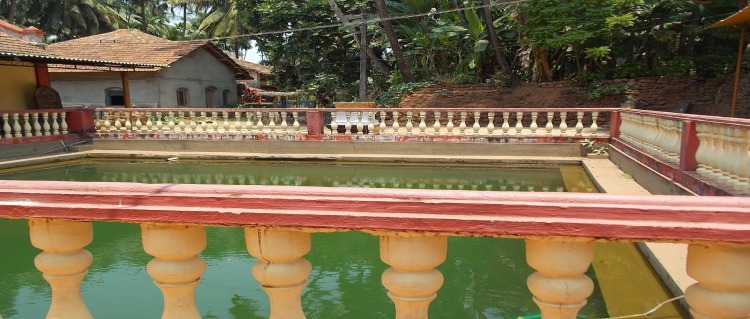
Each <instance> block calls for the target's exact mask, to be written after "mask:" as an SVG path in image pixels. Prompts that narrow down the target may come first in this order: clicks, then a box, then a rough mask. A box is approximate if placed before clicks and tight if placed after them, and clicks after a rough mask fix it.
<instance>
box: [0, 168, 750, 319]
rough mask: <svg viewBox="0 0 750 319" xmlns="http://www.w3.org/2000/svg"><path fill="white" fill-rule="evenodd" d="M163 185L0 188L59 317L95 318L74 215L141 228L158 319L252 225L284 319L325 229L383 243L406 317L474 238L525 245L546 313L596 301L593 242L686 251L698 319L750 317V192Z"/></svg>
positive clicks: (253, 247)
mask: <svg viewBox="0 0 750 319" xmlns="http://www.w3.org/2000/svg"><path fill="white" fill-rule="evenodd" d="M165 186H166V185H159V184H155V185H154V184H137V186H135V184H122V183H79V184H78V185H76V187H75V189H72V188H71V187H70V185H69V183H66V182H38V181H0V208H2V209H0V217H2V218H27V219H29V220H30V222H29V225H30V235H31V240H32V244H33V245H34V246H36V247H38V248H40V249H42V250H43V252H42V253H41V254H40V255H39V257H37V260H36V264H37V267H38V268H39V269H40V271H41V272H42V273H43V275H44V277H45V278H46V279H47V280H48V281H49V283H50V286H51V287H52V306H51V308H50V315H49V318H90V315H89V314H88V311H87V310H86V307H85V306H84V304H83V302H82V300H81V298H80V282H81V279H82V278H83V276H84V275H85V273H86V268H87V267H88V265H89V264H90V263H91V260H92V257H91V254H89V253H88V252H86V251H85V250H83V247H85V246H86V245H87V244H88V243H90V242H91V240H92V236H93V233H92V228H91V223H90V222H88V221H73V220H92V221H93V220H105V221H110V222H128V223H140V224H141V229H142V236H143V238H142V239H143V247H144V250H145V251H146V252H147V253H148V254H150V255H152V256H154V260H152V261H151V262H150V263H149V264H148V265H147V271H148V273H149V275H151V276H152V277H153V278H154V282H155V284H156V285H157V286H158V287H159V288H160V289H161V290H162V293H163V295H164V301H165V302H164V305H165V306H164V313H163V316H162V318H170V319H172V318H198V317H200V314H199V312H198V310H197V308H196V307H195V300H194V290H195V287H196V286H197V285H198V283H199V282H200V278H201V275H202V274H203V272H204V270H205V267H206V265H205V262H203V260H201V259H200V258H199V257H198V254H199V253H200V252H201V251H202V250H203V249H204V247H205V246H206V234H205V231H204V229H203V228H204V226H196V225H205V226H210V225H216V226H224V227H245V240H246V243H247V248H248V251H249V253H250V254H251V255H252V256H254V257H256V258H258V261H257V263H256V264H254V265H253V266H252V274H253V276H254V277H255V278H256V279H257V280H258V281H259V282H260V284H261V287H262V288H263V290H264V291H265V292H266V293H267V294H268V295H269V300H270V308H271V315H270V317H271V318H274V319H277V318H292V319H294V318H304V313H303V312H302V308H301V304H302V303H301V299H300V293H301V291H302V289H303V288H304V287H305V285H306V281H307V278H308V276H309V275H310V273H311V265H310V263H309V262H307V261H306V260H305V259H304V258H303V257H304V255H305V254H306V253H307V252H308V251H310V249H311V242H310V234H309V233H310V232H313V231H327V230H363V231H368V232H374V233H376V234H378V235H379V236H381V237H380V255H381V259H382V260H383V262H384V263H386V264H388V265H389V266H390V267H391V268H389V269H388V270H386V271H385V272H384V273H383V275H382V282H383V285H384V286H385V287H386V289H388V294H389V296H390V297H391V299H392V300H393V302H394V305H395V307H396V318H409V319H411V318H426V317H427V314H428V312H429V304H430V303H431V301H433V300H434V299H435V298H439V293H438V290H439V289H440V287H441V285H442V283H443V276H442V274H440V272H438V271H437V270H436V269H435V268H436V267H438V266H439V265H440V264H442V263H443V262H444V261H445V258H446V254H447V252H448V250H447V236H465V235H472V236H494V237H515V238H527V240H526V250H527V257H526V258H527V262H528V264H529V265H530V266H531V267H532V268H534V269H535V270H536V271H537V272H536V273H534V274H532V275H531V276H530V277H529V279H528V288H529V290H530V291H531V293H532V294H533V296H534V301H535V302H536V303H537V304H538V305H539V308H540V309H541V311H542V315H543V317H544V318H575V317H576V314H577V312H578V311H579V310H580V308H581V307H583V306H584V305H585V304H586V299H587V298H588V296H589V295H590V294H591V290H592V282H591V279H590V278H588V277H586V276H585V272H586V270H587V268H588V267H589V265H590V264H591V262H592V258H593V253H594V245H593V242H594V238H596V239H597V240H613V241H630V242H632V241H642V240H648V241H658V242H685V243H690V246H689V247H690V248H689V255H688V261H687V271H688V274H689V275H690V276H692V277H693V278H695V279H696V280H697V281H698V284H697V285H695V286H693V287H691V288H690V289H689V290H688V291H687V302H688V303H689V305H690V306H691V307H692V309H693V313H694V315H695V316H696V318H700V319H702V318H717V319H719V318H721V319H724V318H727V319H728V318H743V316H746V315H747V313H748V312H749V311H750V277H749V276H750V273H748V271H747V269H750V218H748V216H750V198H741V197H725V198H722V200H721V201H716V200H715V198H708V197H689V196H656V195H652V196H624V195H620V196H617V195H608V194H568V193H559V194H550V193H546V194H539V193H503V192H491V193H480V192H445V191H434V190H414V189H410V190H408V192H394V191H393V190H392V189H357V188H309V187H307V188H306V187H289V186H285V187H274V186H237V185H169V192H164V191H163V189H164V188H165ZM40 190H44V191H43V192H40ZM18 198H24V199H25V200H23V201H19V200H18ZM91 203H97V204H96V205H91ZM383 203H387V205H383ZM259 207H262V208H259ZM436 211H439V212H440V213H435V212H436ZM352 212H356V213H352ZM540 212H543V214H540ZM550 216H554V217H550ZM156 221H158V223H155V222H156ZM552 221H553V222H552ZM665 221H669V222H665ZM247 225H255V226H250V227H248V226H247ZM487 262H492V261H491V260H488V261H487ZM436 296H437V297H436Z"/></svg>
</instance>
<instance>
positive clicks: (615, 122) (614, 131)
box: [610, 111, 622, 138]
mask: <svg viewBox="0 0 750 319" xmlns="http://www.w3.org/2000/svg"><path fill="white" fill-rule="evenodd" d="M621 124H622V118H621V117H620V111H612V122H611V126H612V128H611V130H610V135H611V136H610V137H613V138H614V137H620V125H621Z"/></svg>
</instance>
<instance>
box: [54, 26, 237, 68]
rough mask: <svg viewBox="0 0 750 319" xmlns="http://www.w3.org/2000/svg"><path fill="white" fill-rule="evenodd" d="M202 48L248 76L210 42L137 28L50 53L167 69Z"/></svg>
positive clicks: (64, 44)
mask: <svg viewBox="0 0 750 319" xmlns="http://www.w3.org/2000/svg"><path fill="white" fill-rule="evenodd" d="M198 48H204V49H206V50H207V51H208V52H209V53H211V54H212V55H213V56H215V57H216V58H217V59H218V60H219V61H221V62H223V63H224V64H226V65H227V66H228V67H229V68H231V69H233V70H234V72H235V73H236V74H237V76H238V77H240V78H243V77H246V76H247V72H246V71H245V70H243V69H242V68H241V67H240V66H239V65H238V64H237V63H235V62H234V61H233V60H232V59H231V58H230V57H229V56H227V55H226V54H225V53H223V52H222V51H221V50H219V49H218V48H217V47H216V46H215V45H213V44H212V43H211V42H210V41H207V40H198V41H171V40H167V39H162V38H159V37H156V36H152V35H149V34H146V33H143V32H141V31H139V30H135V29H120V30H115V31H112V32H108V33H102V34H97V35H92V36H88V37H85V38H80V39H74V40H69V41H63V42H59V43H55V44H51V45H50V46H49V47H47V50H48V51H49V52H52V53H55V54H59V55H75V56H78V57H81V58H86V59H96V60H107V61H116V62H126V63H138V64H149V65H158V66H161V67H167V66H169V65H170V64H172V63H174V62H175V61H177V60H179V59H181V58H182V57H183V56H185V55H187V54H189V53H190V52H193V51H194V50H196V49H198Z"/></svg>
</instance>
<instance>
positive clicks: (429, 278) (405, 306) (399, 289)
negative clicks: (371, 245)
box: [380, 235, 448, 319]
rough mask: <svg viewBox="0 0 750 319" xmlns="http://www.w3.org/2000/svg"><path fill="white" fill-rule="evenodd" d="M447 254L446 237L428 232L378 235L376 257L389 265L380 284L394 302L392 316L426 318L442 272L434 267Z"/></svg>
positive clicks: (440, 282)
mask: <svg viewBox="0 0 750 319" xmlns="http://www.w3.org/2000/svg"><path fill="white" fill-rule="evenodd" d="M447 254H448V238H447V237H446V236H432V235H411V236H409V235H405V236H404V235H402V236H381V237H380V259H382V260H383V262H384V263H386V264H388V265H389V266H391V268H388V269H387V270H386V271H385V272H383V276H382V281H383V286H385V288H386V289H388V297H390V298H391V300H393V303H394V304H395V306H396V319H427V317H428V310H429V306H430V303H431V302H432V301H433V300H435V298H437V291H438V289H440V287H441V286H442V285H443V275H442V274H441V273H440V271H438V270H437V269H435V267H437V266H439V265H440V264H442V263H443V262H445V258H446V256H447Z"/></svg>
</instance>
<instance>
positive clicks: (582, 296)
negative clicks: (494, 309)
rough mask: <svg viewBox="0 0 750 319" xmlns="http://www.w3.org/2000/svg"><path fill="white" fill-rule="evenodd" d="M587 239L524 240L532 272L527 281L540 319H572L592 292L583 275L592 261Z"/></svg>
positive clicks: (592, 256) (587, 279)
mask: <svg viewBox="0 0 750 319" xmlns="http://www.w3.org/2000/svg"><path fill="white" fill-rule="evenodd" d="M594 250H595V248H594V241H593V240H591V239H572V238H556V239H529V240H526V262H527V263H528V264H529V266H531V268H534V269H535V270H536V272H535V273H533V274H531V276H529V279H528V281H527V283H528V286H529V291H531V293H532V294H533V295H534V303H536V304H537V306H539V309H540V310H541V311H542V318H544V319H575V318H576V315H578V311H580V310H581V308H583V306H585V305H586V298H588V297H589V296H590V295H591V293H592V292H593V291H594V282H593V281H592V280H591V278H589V277H587V276H586V275H585V274H584V273H585V272H586V270H588V268H589V266H590V265H591V262H592V261H593V260H594Z"/></svg>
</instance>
